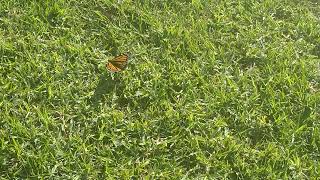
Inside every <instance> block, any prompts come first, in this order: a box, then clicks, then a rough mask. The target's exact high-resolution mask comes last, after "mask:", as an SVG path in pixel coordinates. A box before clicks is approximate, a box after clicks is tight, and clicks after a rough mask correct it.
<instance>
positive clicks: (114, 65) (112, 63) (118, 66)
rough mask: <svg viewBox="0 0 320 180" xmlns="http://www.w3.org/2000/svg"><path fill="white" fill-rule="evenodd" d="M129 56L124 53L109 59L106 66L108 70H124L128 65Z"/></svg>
mask: <svg viewBox="0 0 320 180" xmlns="http://www.w3.org/2000/svg"><path fill="white" fill-rule="evenodd" d="M128 60H129V56H128V55H127V54H122V55H119V56H116V57H115V58H113V59H111V60H109V61H108V63H107V64H106V68H107V69H108V71H110V72H112V73H115V72H120V71H123V70H124V69H125V68H126V67H127V65H128Z"/></svg>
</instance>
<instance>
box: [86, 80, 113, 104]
mask: <svg viewBox="0 0 320 180" xmlns="http://www.w3.org/2000/svg"><path fill="white" fill-rule="evenodd" d="M116 85H117V81H116V80H113V79H112V78H111V76H108V75H106V74H102V75H101V76H100V80H99V83H98V85H97V87H96V89H95V91H94V94H93V96H92V97H91V98H90V99H89V103H90V104H91V105H92V106H93V107H97V106H98V105H99V102H101V100H102V99H103V97H104V96H105V95H107V94H110V92H112V91H113V90H114V89H115V87H116Z"/></svg>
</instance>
